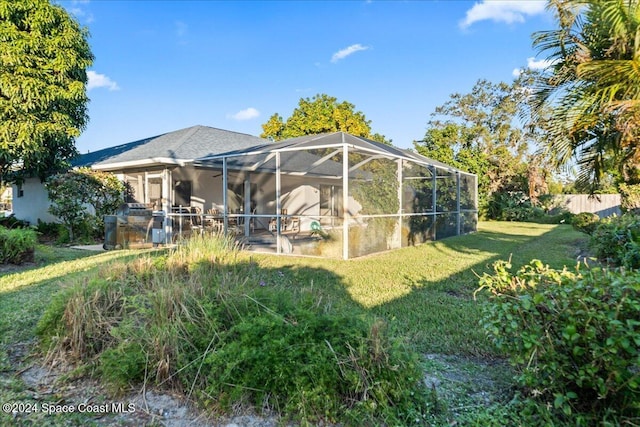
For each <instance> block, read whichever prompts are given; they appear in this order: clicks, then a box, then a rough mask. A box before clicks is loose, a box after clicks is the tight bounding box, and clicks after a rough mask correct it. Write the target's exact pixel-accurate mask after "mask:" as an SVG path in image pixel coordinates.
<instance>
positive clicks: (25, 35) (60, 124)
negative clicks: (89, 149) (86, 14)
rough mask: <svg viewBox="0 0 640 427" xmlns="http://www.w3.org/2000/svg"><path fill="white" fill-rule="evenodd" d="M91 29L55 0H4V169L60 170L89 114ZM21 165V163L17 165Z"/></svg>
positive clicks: (0, 72) (11, 172) (0, 79)
mask: <svg viewBox="0 0 640 427" xmlns="http://www.w3.org/2000/svg"><path fill="white" fill-rule="evenodd" d="M92 62H93V55H92V53H91V50H90V48H89V44H88V42H87V31H86V30H85V29H82V28H80V26H79V25H78V23H77V22H76V21H75V20H74V19H73V18H71V17H70V16H69V15H68V14H67V12H66V11H65V10H64V9H63V8H62V7H61V6H58V5H53V4H51V3H49V1H48V0H20V1H14V0H0V175H1V176H2V177H3V178H4V179H6V180H8V181H19V180H21V179H23V178H24V176H25V175H35V176H38V177H40V179H42V180H44V178H45V177H46V176H47V175H48V174H49V173H50V172H51V171H55V170H60V169H61V167H63V166H65V165H66V161H67V160H69V159H70V158H72V157H74V156H75V155H76V154H77V151H76V149H75V146H74V139H75V138H76V137H77V136H78V135H79V134H80V132H81V131H82V129H83V128H84V127H85V125H86V122H87V113H86V104H87V102H88V98H87V95H86V89H85V84H86V82H87V74H86V69H87V67H89V66H90V65H91V64H92ZM16 169H19V171H16Z"/></svg>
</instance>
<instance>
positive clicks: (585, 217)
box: [571, 212, 600, 235]
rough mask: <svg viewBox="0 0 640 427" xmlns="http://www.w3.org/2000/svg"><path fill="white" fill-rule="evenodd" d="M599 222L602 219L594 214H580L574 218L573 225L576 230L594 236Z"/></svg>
mask: <svg viewBox="0 0 640 427" xmlns="http://www.w3.org/2000/svg"><path fill="white" fill-rule="evenodd" d="M599 221H600V217H599V216H598V215H596V214H594V213H592V212H580V213H579V214H577V215H576V216H574V217H573V219H572V221H571V225H573V228H575V229H576V230H578V231H581V232H583V233H587V234H589V235H590V234H593V231H594V230H595V229H596V226H597V225H598V222H599Z"/></svg>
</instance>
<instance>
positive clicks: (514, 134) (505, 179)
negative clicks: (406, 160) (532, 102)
mask: <svg viewBox="0 0 640 427" xmlns="http://www.w3.org/2000/svg"><path fill="white" fill-rule="evenodd" d="M531 79H532V75H531V74H527V73H525V74H523V75H521V76H520V77H519V78H517V79H516V80H515V81H514V82H512V83H511V84H508V83H504V82H501V83H497V84H496V83H492V82H489V81H488V80H484V79H480V80H478V81H477V82H476V84H475V85H474V87H473V88H472V90H471V91H470V92H469V93H466V94H461V93H454V94H452V95H451V96H450V99H449V100H448V101H447V102H445V103H444V104H443V105H441V106H438V107H436V110H435V112H434V113H432V115H431V117H432V118H431V120H429V122H428V123H427V130H426V133H425V136H424V138H423V139H422V140H421V141H415V142H414V147H415V149H416V151H418V152H419V153H420V154H422V155H424V156H427V157H430V158H432V159H435V160H439V161H441V162H444V163H446V164H449V165H451V166H454V167H457V168H459V169H462V170H466V171H468V172H471V173H475V174H476V175H478V187H479V191H478V195H479V208H480V210H481V213H483V214H484V213H486V212H487V209H488V204H489V203H490V202H491V200H492V197H493V196H494V195H495V194H497V193H500V192H514V191H517V192H522V193H524V194H525V195H526V196H529V197H535V196H536V195H537V194H538V193H539V190H540V189H539V188H532V187H535V186H536V185H537V186H544V179H541V178H544V177H541V176H540V175H541V171H540V166H539V165H540V163H541V162H542V159H536V161H535V162H533V161H531V162H529V160H533V157H534V156H533V155H532V154H531V153H529V151H528V147H529V143H530V142H531V141H534V140H535V139H536V134H535V131H536V126H524V125H523V124H522V123H520V122H519V121H518V120H517V117H519V116H521V115H524V114H526V112H527V108H526V106H527V93H528V91H527V88H528V87H529V85H530V84H531ZM534 166H535V167H534ZM533 175H536V177H535V178H536V179H537V182H536V184H535V185H533V186H530V185H529V181H532V182H533V179H529V178H533Z"/></svg>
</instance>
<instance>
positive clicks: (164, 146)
mask: <svg viewBox="0 0 640 427" xmlns="http://www.w3.org/2000/svg"><path fill="white" fill-rule="evenodd" d="M266 142H268V141H267V140H265V139H262V138H258V137H256V136H252V135H248V134H244V133H238V132H232V131H228V130H222V129H217V128H212V127H208V126H199V125H198V126H192V127H189V128H185V129H180V130H177V131H174V132H168V133H165V134H161V135H157V136H153V137H150V138H145V139H141V140H139V141H133V142H129V143H126V144H122V145H118V146H115V147H110V148H105V149H103V150H99V151H95V152H93V153H87V154H84V155H82V156H80V157H78V158H77V159H76V160H75V161H74V162H73V163H72V165H73V166H93V167H97V168H100V169H108V168H109V166H114V167H115V166H117V165H122V164H127V165H131V166H133V165H135V164H136V163H138V162H140V163H142V162H146V163H147V164H148V163H149V161H152V160H155V163H158V164H175V163H189V162H192V161H193V160H194V159H197V158H199V157H207V156H213V155H216V154H219V153H222V152H227V151H233V150H246V149H249V148H251V147H255V146H257V145H263V144H265V143H266Z"/></svg>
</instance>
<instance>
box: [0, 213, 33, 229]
mask: <svg viewBox="0 0 640 427" xmlns="http://www.w3.org/2000/svg"><path fill="white" fill-rule="evenodd" d="M0 227H4V228H27V227H29V221H24V220H21V219H17V218H16V216H15V215H9V216H5V217H2V218H0Z"/></svg>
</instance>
